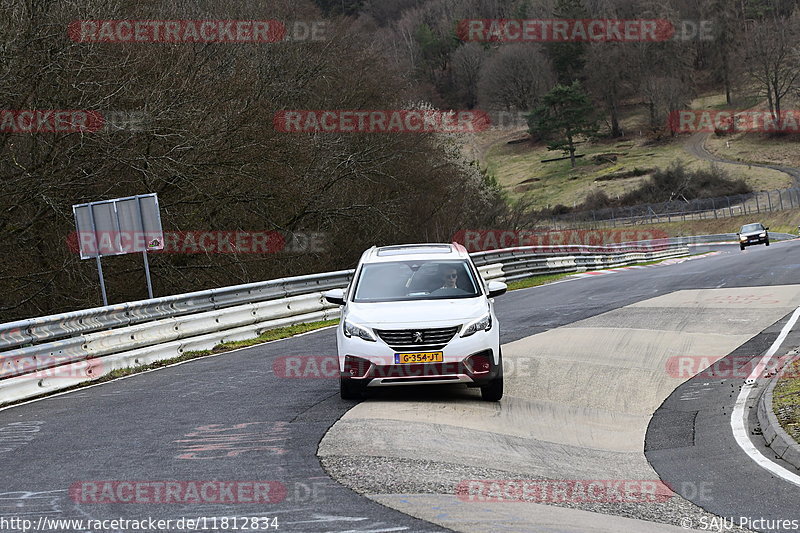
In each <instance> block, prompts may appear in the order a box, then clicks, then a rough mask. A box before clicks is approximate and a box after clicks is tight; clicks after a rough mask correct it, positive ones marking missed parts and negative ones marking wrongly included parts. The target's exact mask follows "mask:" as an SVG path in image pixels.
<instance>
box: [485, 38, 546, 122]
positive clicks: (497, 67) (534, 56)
mask: <svg viewBox="0 0 800 533" xmlns="http://www.w3.org/2000/svg"><path fill="white" fill-rule="evenodd" d="M554 85H555V75H554V74H553V69H552V66H551V65H550V62H549V61H548V59H547V58H546V57H545V55H544V53H543V52H542V49H541V47H540V46H539V45H537V44H513V45H505V46H502V47H500V48H498V49H497V50H495V52H494V54H493V55H492V56H491V57H490V58H489V59H487V60H486V62H485V63H484V68H483V69H482V70H481V77H480V82H479V90H480V101H481V106H482V107H484V108H486V109H498V108H500V109H507V110H510V109H514V110H519V111H529V110H531V109H533V108H534V107H536V105H538V103H539V100H540V98H541V97H542V96H543V95H544V94H545V93H547V91H549V90H550V89H551V88H552V87H553V86H554Z"/></svg>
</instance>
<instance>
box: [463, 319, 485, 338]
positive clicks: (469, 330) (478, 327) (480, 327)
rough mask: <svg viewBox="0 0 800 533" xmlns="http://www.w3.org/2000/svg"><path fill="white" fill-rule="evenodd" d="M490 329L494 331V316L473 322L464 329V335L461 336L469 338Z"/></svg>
mask: <svg viewBox="0 0 800 533" xmlns="http://www.w3.org/2000/svg"><path fill="white" fill-rule="evenodd" d="M490 329H492V315H491V314H487V315H485V316H482V317H481V318H479V319H478V320H473V321H472V322H470V323H469V324H467V326H466V327H465V328H464V333H462V334H461V336H462V337H469V336H470V335H472V334H473V333H476V332H478V331H489V330H490Z"/></svg>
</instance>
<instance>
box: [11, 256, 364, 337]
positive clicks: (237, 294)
mask: <svg viewBox="0 0 800 533" xmlns="http://www.w3.org/2000/svg"><path fill="white" fill-rule="evenodd" d="M352 273H353V271H352V270H340V271H337V272H326V273H323V274H311V275H308V276H295V277H290V278H281V279H275V280H269V281H263V282H258V283H249V284H246V285H235V286H231V287H223V288H220V289H210V290H205V291H198V292H190V293H186V294H177V295H174V296H165V297H163V298H153V299H151V300H140V301H136V302H128V303H123V304H117V305H109V306H105V307H95V308H92V309H83V310H81V311H73V312H70V313H61V314H57V315H50V316H45V317H40V318H29V319H25V320H18V321H15V322H7V323H5V324H0V350H5V349H8V348H13V347H15V346H22V345H24V344H34V343H39V342H43V341H50V340H54V339H59V338H63V337H69V336H73V335H78V334H83V333H90V332H94V331H101V330H104V329H109V328H117V327H122V326H132V325H134V324H140V323H143V322H149V321H153V320H158V319H160V318H169V317H175V316H181V315H187V314H193V313H200V312H203V311H209V310H212V309H222V308H225V307H231V306H234V305H241V304H245V303H251V302H261V301H265V300H274V299H278V298H286V297H289V296H295V295H299V294H307V293H309V292H315V291H320V290H327V289H331V288H336V287H343V286H344V285H346V284H347V282H348V281H349V279H350V276H352Z"/></svg>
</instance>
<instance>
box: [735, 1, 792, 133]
mask: <svg viewBox="0 0 800 533" xmlns="http://www.w3.org/2000/svg"><path fill="white" fill-rule="evenodd" d="M798 38H800V14H795V15H793V16H792V17H790V18H779V17H769V18H766V19H764V20H763V21H760V22H756V23H754V24H753V25H752V28H751V29H750V31H749V32H748V34H747V47H746V65H747V71H748V74H749V75H750V77H751V78H752V79H753V80H754V81H755V82H756V83H757V84H758V86H759V89H760V94H761V95H762V96H764V97H766V98H767V102H768V103H769V110H770V111H771V112H772V114H773V116H774V117H776V118H779V117H780V113H781V102H782V100H783V97H784V96H786V94H788V93H789V92H790V91H791V90H793V89H794V88H796V87H797V84H798V81H799V80H800V47H798V44H797V43H798Z"/></svg>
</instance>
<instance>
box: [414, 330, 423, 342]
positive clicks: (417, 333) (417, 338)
mask: <svg viewBox="0 0 800 533" xmlns="http://www.w3.org/2000/svg"><path fill="white" fill-rule="evenodd" d="M414 342H422V332H421V331H415V332H414Z"/></svg>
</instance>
